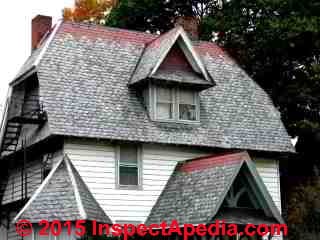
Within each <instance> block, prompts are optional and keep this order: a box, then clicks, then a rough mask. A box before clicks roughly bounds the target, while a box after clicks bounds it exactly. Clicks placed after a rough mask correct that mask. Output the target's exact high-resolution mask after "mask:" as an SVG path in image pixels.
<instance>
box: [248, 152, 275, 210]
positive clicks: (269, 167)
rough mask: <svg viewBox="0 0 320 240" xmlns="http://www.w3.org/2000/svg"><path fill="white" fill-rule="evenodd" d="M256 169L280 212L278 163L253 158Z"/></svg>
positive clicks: (271, 160) (272, 160)
mask: <svg viewBox="0 0 320 240" xmlns="http://www.w3.org/2000/svg"><path fill="white" fill-rule="evenodd" d="M254 162H255V163H256V167H257V169H258V172H259V174H260V176H261V177H262V180H263V182H264V183H265V185H266V187H267V189H268V191H269V193H270V194H271V196H272V199H273V201H274V202H275V204H276V206H277V207H278V209H279V210H280V212H281V195H280V173H279V162H278V160H274V159H263V158H254Z"/></svg>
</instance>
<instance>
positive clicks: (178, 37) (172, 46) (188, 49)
mask: <svg viewBox="0 0 320 240" xmlns="http://www.w3.org/2000/svg"><path fill="white" fill-rule="evenodd" d="M177 64H178V65H177ZM169 65H170V67H168V66H169ZM177 67H178V68H177ZM163 72H164V74H165V76H162V77H161V75H162V74H163ZM148 78H155V79H162V80H166V81H174V82H180V83H183V82H186V83H189V84H193V85H194V86H197V87H199V88H202V89H206V88H209V87H212V86H213V85H214V84H213V80H212V78H211V76H210V74H209V73H208V71H207V70H206V66H205V64H204V63H203V62H202V60H201V58H200V56H199V55H198V54H197V52H196V51H195V49H194V48H193V46H192V43H191V41H190V40H189V38H188V36H187V34H186V33H185V32H184V30H183V28H182V27H180V26H179V27H176V28H174V29H172V30H171V31H169V32H167V33H165V34H163V35H161V36H159V37H158V38H157V39H155V40H154V41H153V42H151V43H150V44H149V45H147V47H146V48H145V50H144V53H143V55H142V57H141V60H140V62H139V63H138V65H137V67H136V70H135V73H134V74H133V77H132V79H131V81H130V85H139V84H141V83H142V82H144V81H147V80H148Z"/></svg>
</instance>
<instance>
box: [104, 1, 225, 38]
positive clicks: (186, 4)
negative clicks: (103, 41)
mask: <svg viewBox="0 0 320 240" xmlns="http://www.w3.org/2000/svg"><path fill="white" fill-rule="evenodd" d="M219 6H220V0H162V1H161V0H122V1H120V2H119V4H118V5H117V6H116V7H115V8H113V9H112V11H111V13H110V15H108V16H107V21H106V22H107V23H106V25H108V26H114V27H120V28H127V29H133V30H139V31H150V32H158V31H159V32H165V31H168V30H170V29H171V28H172V27H174V21H175V19H176V18H177V17H178V16H195V17H197V18H199V19H200V20H202V19H203V18H204V17H205V16H206V15H208V14H211V13H213V11H214V10H215V9H217V8H219Z"/></svg>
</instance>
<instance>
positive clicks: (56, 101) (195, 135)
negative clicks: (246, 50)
mask: <svg viewBox="0 0 320 240" xmlns="http://www.w3.org/2000/svg"><path fill="white" fill-rule="evenodd" d="M170 34H172V32H169V33H167V34H164V35H162V36H160V37H159V36H157V35H152V34H147V33H140V32H134V31H127V30H120V29H114V28H108V27H102V26H95V25H87V24H80V23H69V22H65V23H62V25H61V26H60V27H59V29H58V31H57V33H56V35H55V36H54V37H53V40H52V42H51V43H50V44H49V47H48V49H47V50H46V52H45V53H44V55H43V57H42V59H41V61H40V63H39V64H38V66H37V72H38V78H39V84H40V99H41V101H42V102H43V104H44V109H45V110H46V111H47V114H48V123H49V128H50V131H51V132H50V134H57V135H65V136H76V137H90V138H100V139H113V140H127V141H138V142H152V143H164V144H180V145H192V146H207V147H219V148H236V149H247V150H263V151H274V152H292V151H294V149H293V147H292V145H291V142H290V137H289V136H288V134H287V132H286V129H285V128H284V126H283V124H282V122H281V116H280V113H279V112H278V110H277V109H276V108H275V107H274V106H273V103H272V101H271V100H270V98H269V97H268V95H267V94H266V93H265V92H264V91H263V90H262V89H261V88H260V87H259V86H258V85H257V84H256V83H255V82H254V81H253V80H252V79H251V78H250V77H249V76H248V75H247V74H246V73H245V72H244V71H243V70H242V69H241V68H240V67H239V66H238V65H237V64H236V63H235V62H234V61H233V60H231V59H230V58H229V57H228V56H227V54H226V53H225V52H224V51H223V50H222V49H221V48H219V47H218V46H217V45H215V44H213V43H208V42H194V43H193V45H194V48H195V49H196V51H197V52H198V54H199V55H200V56H201V58H202V61H203V62H204V63H205V65H206V68H207V69H208V72H209V73H210V75H211V76H212V78H213V79H214V81H215V84H216V86H213V87H211V88H209V89H207V90H204V91H202V92H201V97H200V101H201V106H200V109H201V114H200V115H201V116H200V124H192V125H187V124H176V123H168V124H162V123H158V122H154V121H151V120H150V118H149V117H148V114H147V112H146V109H145V107H144V106H143V103H142V102H143V101H142V97H141V93H139V92H138V91H137V90H136V89H133V88H130V87H128V84H129V82H130V79H131V77H132V75H133V73H134V71H135V69H136V67H137V65H138V64H139V65H143V66H144V67H145V68H146V70H145V71H143V73H141V76H142V75H143V76H145V73H147V72H148V71H149V70H148V69H149V68H148V64H149V63H150V62H153V61H154V58H155V57H154V56H158V54H156V53H155V52H154V51H151V50H148V49H147V50H148V51H146V50H145V46H146V45H147V44H149V43H150V42H152V43H151V44H150V45H152V44H155V43H157V41H161V46H165V45H166V44H164V43H163V42H165V41H169V40H168V39H170V38H166V36H168V35H169V36H170ZM158 50H159V51H163V49H158ZM138 75H140V74H138ZM138 78H140V77H138Z"/></svg>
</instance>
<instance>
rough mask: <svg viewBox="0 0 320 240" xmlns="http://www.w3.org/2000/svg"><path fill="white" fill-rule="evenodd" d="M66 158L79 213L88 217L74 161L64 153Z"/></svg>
mask: <svg viewBox="0 0 320 240" xmlns="http://www.w3.org/2000/svg"><path fill="white" fill-rule="evenodd" d="M64 159H65V163H66V167H67V170H68V174H69V177H70V179H71V183H72V187H73V188H74V189H73V191H74V195H75V198H76V202H77V205H78V211H79V215H80V216H81V217H82V219H86V218H87V213H86V211H85V209H84V207H83V202H82V199H81V195H80V192H79V188H78V184H77V181H76V178H75V176H74V173H73V169H72V163H71V161H70V159H69V157H68V156H67V154H65V155H64Z"/></svg>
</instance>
